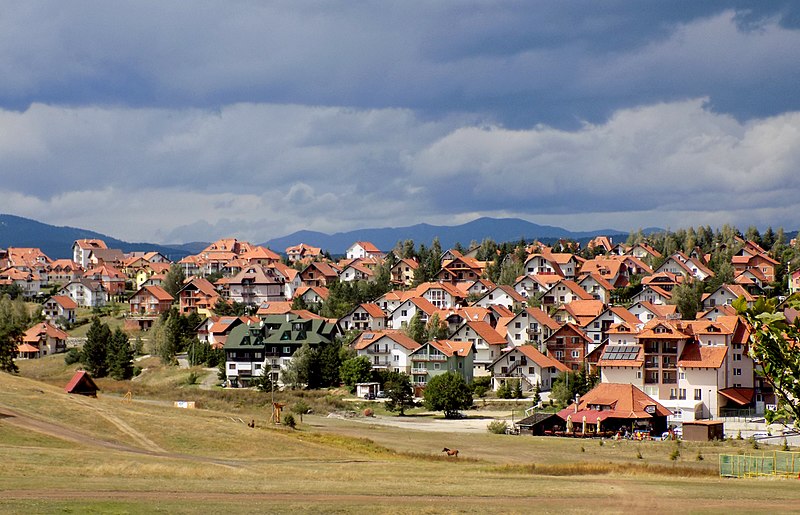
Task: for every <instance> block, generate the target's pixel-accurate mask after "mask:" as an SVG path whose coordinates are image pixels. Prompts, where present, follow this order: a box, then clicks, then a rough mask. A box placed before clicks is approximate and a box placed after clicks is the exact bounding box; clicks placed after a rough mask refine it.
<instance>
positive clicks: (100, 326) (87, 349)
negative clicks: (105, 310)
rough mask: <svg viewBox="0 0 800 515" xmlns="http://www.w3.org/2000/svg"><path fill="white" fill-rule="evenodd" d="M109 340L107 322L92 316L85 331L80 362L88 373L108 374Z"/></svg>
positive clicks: (103, 375) (98, 375)
mask: <svg viewBox="0 0 800 515" xmlns="http://www.w3.org/2000/svg"><path fill="white" fill-rule="evenodd" d="M110 340H111V330H110V329H109V328H108V325H107V324H104V323H102V322H100V319H99V318H97V317H94V318H93V319H92V325H91V327H89V331H88V332H87V333H86V343H84V344H83V351H82V352H81V363H82V364H83V366H84V368H85V369H86V371H87V372H89V374H91V375H92V376H94V377H105V376H106V375H107V374H108V361H107V360H108V348H109V342H110Z"/></svg>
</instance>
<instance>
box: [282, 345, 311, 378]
mask: <svg viewBox="0 0 800 515" xmlns="http://www.w3.org/2000/svg"><path fill="white" fill-rule="evenodd" d="M315 359H316V355H315V352H314V349H312V348H311V346H310V345H309V344H308V342H306V343H304V344H303V345H302V346H301V347H300V348H299V349H297V350H296V351H295V352H294V354H292V360H291V361H290V362H289V363H288V364H287V365H286V366H285V367H284V368H283V369H282V370H281V379H282V381H283V384H285V385H288V386H290V387H291V388H292V389H296V388H302V387H304V386H305V385H307V384H308V382H309V374H308V371H309V369H310V368H311V367H312V366H313V365H312V363H313V361H314V360H315Z"/></svg>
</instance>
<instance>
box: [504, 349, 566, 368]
mask: <svg viewBox="0 0 800 515" xmlns="http://www.w3.org/2000/svg"><path fill="white" fill-rule="evenodd" d="M513 352H519V353H520V354H522V355H524V356H525V357H527V358H528V359H529V360H531V361H533V362H534V363H536V365H538V366H539V367H540V368H550V367H553V368H555V369H556V370H558V371H560V372H568V371H569V368H568V367H567V366H566V365H564V364H563V363H561V362H560V361H558V360H555V359H553V358H551V357H550V356H545V355H544V354H542V353H541V352H539V349H537V348H536V346H534V345H520V346H519V347H513V348H511V349H509V350H507V351H505V352H503V353H502V354H501V355H500V357H498V358H497V359H495V360H494V361H493V362H492V364H491V365H489V366H490V367H492V366H494V364H495V363H497V362H498V361H500V360H501V359H503V358H504V357H506V356H508V355H509V354H511V353H513Z"/></svg>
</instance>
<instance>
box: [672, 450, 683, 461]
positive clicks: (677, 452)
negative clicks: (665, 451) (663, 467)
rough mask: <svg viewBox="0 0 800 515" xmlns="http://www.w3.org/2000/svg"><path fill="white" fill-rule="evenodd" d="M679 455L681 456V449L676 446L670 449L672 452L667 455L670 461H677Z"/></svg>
mask: <svg viewBox="0 0 800 515" xmlns="http://www.w3.org/2000/svg"><path fill="white" fill-rule="evenodd" d="M680 457H681V450H680V449H678V447H675V448H674V449H672V452H671V453H670V455H669V459H671V460H672V461H677V460H678V458H680Z"/></svg>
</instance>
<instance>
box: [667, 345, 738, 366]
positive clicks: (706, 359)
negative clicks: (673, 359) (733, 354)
mask: <svg viewBox="0 0 800 515" xmlns="http://www.w3.org/2000/svg"><path fill="white" fill-rule="evenodd" d="M727 354H728V346H727V345H713V346H712V345H700V344H699V343H697V342H689V343H687V344H686V345H684V347H683V352H682V353H681V356H680V358H678V366H679V367H684V368H719V367H721V366H722V364H723V363H724V362H725V356H726V355H727Z"/></svg>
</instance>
